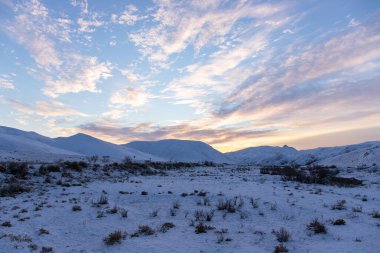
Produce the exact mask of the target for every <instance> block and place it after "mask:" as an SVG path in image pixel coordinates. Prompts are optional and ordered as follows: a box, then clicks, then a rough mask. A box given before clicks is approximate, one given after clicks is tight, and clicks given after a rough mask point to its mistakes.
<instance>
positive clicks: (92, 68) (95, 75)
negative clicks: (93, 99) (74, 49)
mask: <svg viewBox="0 0 380 253" xmlns="http://www.w3.org/2000/svg"><path fill="white" fill-rule="evenodd" d="M65 58H66V59H65V64H64V65H62V67H60V68H59V69H58V71H57V76H58V79H52V78H51V77H50V76H45V77H42V79H43V80H44V81H45V83H46V84H47V86H46V87H45V88H44V89H43V92H44V94H45V95H47V96H50V97H53V98H55V97H58V96H59V95H60V94H65V93H78V92H82V91H89V92H100V90H99V89H98V88H97V84H98V83H99V82H101V81H102V80H106V79H108V78H109V77H111V76H112V74H111V70H112V65H111V63H109V62H99V61H98V59H97V58H96V57H89V56H83V55H79V54H69V55H66V56H65Z"/></svg>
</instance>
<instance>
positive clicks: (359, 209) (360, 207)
mask: <svg viewBox="0 0 380 253" xmlns="http://www.w3.org/2000/svg"><path fill="white" fill-rule="evenodd" d="M352 211H353V212H354V213H361V212H362V211H363V207H362V206H361V205H357V206H355V207H353V208H352Z"/></svg>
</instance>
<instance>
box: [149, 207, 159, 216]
mask: <svg viewBox="0 0 380 253" xmlns="http://www.w3.org/2000/svg"><path fill="white" fill-rule="evenodd" d="M158 211H159V209H154V210H153V211H152V212H151V213H150V217H157V215H158Z"/></svg>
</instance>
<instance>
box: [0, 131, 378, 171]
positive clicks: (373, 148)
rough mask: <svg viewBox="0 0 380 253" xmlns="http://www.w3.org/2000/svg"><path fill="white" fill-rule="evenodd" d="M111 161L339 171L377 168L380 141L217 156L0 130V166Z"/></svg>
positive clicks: (151, 144) (199, 145)
mask: <svg viewBox="0 0 380 253" xmlns="http://www.w3.org/2000/svg"><path fill="white" fill-rule="evenodd" d="M92 155H98V156H99V157H101V156H110V158H111V161H120V160H122V159H124V158H126V157H129V158H131V159H133V160H138V161H145V160H153V161H166V160H170V161H181V162H203V161H213V162H216V163H230V164H250V165H285V164H293V163H294V164H300V165H308V164H321V165H336V166H338V167H363V166H374V165H375V164H376V165H377V166H380V141H373V142H365V143H360V144H354V145H346V146H339V147H322V148H315V149H309V150H296V149H295V148H292V147H288V146H286V145H285V146H283V147H272V146H260V147H251V148H246V149H242V150H239V151H235V152H229V153H225V154H222V153H221V152H219V151H217V150H215V149H214V148H212V147H211V146H210V145H208V144H206V143H203V142H200V141H187V140H174V139H172V140H161V141H134V142H131V143H128V144H123V145H117V144H113V143H110V142H106V141H102V140H100V139H97V138H94V137H92V136H89V135H86V134H81V133H79V134H75V135H73V136H70V137H58V138H49V137H46V136H43V135H40V134H38V133H35V132H26V131H22V130H18V129H15V128H10V127H5V126H0V161H4V160H14V161H44V162H49V161H57V160H59V159H64V160H78V159H84V158H85V157H86V156H92Z"/></svg>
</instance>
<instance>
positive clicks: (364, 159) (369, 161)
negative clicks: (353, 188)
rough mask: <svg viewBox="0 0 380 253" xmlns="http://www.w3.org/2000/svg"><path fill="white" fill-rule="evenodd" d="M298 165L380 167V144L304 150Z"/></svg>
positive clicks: (365, 143) (298, 159) (372, 143)
mask: <svg viewBox="0 0 380 253" xmlns="http://www.w3.org/2000/svg"><path fill="white" fill-rule="evenodd" d="M299 153H300V155H299V156H298V157H297V159H296V161H295V162H296V163H299V164H305V163H311V162H314V163H318V164H323V165H336V166H340V167H357V166H362V165H366V166H371V165H373V164H378V165H380V142H379V141H377V142H376V141H374V142H364V143H360V144H354V145H347V146H339V147H324V148H316V149H310V150H302V151H300V152H299Z"/></svg>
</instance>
